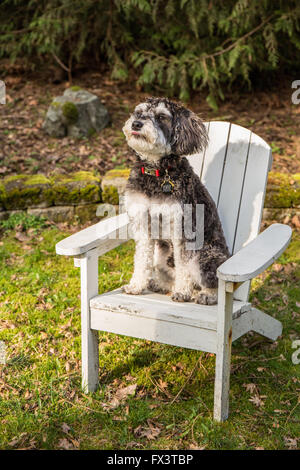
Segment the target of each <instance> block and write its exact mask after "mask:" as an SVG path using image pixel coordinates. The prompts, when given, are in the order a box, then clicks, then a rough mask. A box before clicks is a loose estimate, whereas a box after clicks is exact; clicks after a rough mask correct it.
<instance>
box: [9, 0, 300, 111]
mask: <svg viewBox="0 0 300 470" xmlns="http://www.w3.org/2000/svg"><path fill="white" fill-rule="evenodd" d="M0 29H1V31H2V35H1V37H0V57H1V56H2V57H9V58H11V59H14V58H16V57H18V56H22V57H27V58H28V59H30V60H32V58H33V59H34V60H35V62H36V61H37V60H38V59H41V60H43V59H44V58H45V56H49V57H51V58H52V59H53V60H55V61H56V62H58V63H60V64H61V65H63V66H64V68H65V69H66V70H69V73H71V70H72V67H73V65H74V64H76V63H83V62H86V63H87V62H88V61H89V60H92V61H93V62H94V63H96V64H99V63H100V62H106V63H107V64H108V65H109V67H110V69H111V75H112V77H113V78H115V79H118V80H126V79H127V78H128V72H129V69H130V68H131V67H132V66H133V67H134V68H135V69H136V71H137V72H138V74H139V79H138V81H139V83H140V84H141V85H143V86H147V85H151V86H153V85H155V84H158V85H159V86H160V87H162V88H163V89H164V91H165V92H166V93H168V94H171V95H179V97H180V98H181V99H183V100H186V99H188V97H189V94H190V91H191V90H192V89H199V88H202V87H207V89H208V90H209V95H208V102H209V104H210V105H211V106H212V107H214V106H216V100H217V99H218V98H222V97H223V91H222V88H223V89H224V88H226V87H228V86H230V85H232V84H233V83H239V84H248V86H250V85H251V82H252V80H253V77H254V75H255V74H256V73H257V72H264V71H266V72H272V71H274V70H277V71H278V70H285V71H286V70H299V65H300V54H299V49H300V35H299V33H300V4H299V2H298V1H297V0H227V1H226V2H222V1H220V0H216V1H212V0H98V1H96V2H95V1H94V0H84V1H83V0H30V1H25V0H4V1H2V3H1V5H0ZM223 85H225V87H224V86H223Z"/></svg>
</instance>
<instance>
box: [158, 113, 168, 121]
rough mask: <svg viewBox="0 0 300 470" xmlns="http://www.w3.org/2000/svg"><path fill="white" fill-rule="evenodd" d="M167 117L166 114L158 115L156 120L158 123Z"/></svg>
mask: <svg viewBox="0 0 300 470" xmlns="http://www.w3.org/2000/svg"><path fill="white" fill-rule="evenodd" d="M165 117H166V116H165V115H164V114H158V115H157V116H156V119H157V120H158V121H162V120H163V119H165Z"/></svg>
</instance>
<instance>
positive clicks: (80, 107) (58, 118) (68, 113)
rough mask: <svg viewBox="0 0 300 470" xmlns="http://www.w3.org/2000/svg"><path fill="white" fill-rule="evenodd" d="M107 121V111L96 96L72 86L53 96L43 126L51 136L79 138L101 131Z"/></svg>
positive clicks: (108, 117)
mask: <svg viewBox="0 0 300 470" xmlns="http://www.w3.org/2000/svg"><path fill="white" fill-rule="evenodd" d="M109 122H110V116H109V113H108V111H107V109H106V108H105V107H104V106H103V104H102V103H101V101H100V99H99V98H98V96H96V95H94V94H93V93H89V92H88V91H86V90H83V89H82V88H80V87H78V86H73V87H71V88H68V89H67V90H65V92H64V94H63V95H62V96H56V97H55V98H54V100H53V101H52V103H51V105H50V106H49V108H48V111H47V114H46V117H45V121H44V123H43V128H44V130H45V132H46V133H47V134H49V135H51V136H52V137H64V136H66V135H68V136H70V137H75V138H81V137H83V136H86V137H90V136H91V135H93V134H94V133H95V132H99V131H101V130H102V129H103V128H104V127H106V126H107V124H108V123H109Z"/></svg>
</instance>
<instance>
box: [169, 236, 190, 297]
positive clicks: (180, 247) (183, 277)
mask: <svg viewBox="0 0 300 470" xmlns="http://www.w3.org/2000/svg"><path fill="white" fill-rule="evenodd" d="M173 247H174V263H175V282H174V287H173V292H172V300H175V301H176V302H188V301H190V300H191V297H192V293H193V281H192V277H191V272H190V271H191V260H189V259H187V257H186V256H185V251H184V242H183V241H182V239H174V240H173Z"/></svg>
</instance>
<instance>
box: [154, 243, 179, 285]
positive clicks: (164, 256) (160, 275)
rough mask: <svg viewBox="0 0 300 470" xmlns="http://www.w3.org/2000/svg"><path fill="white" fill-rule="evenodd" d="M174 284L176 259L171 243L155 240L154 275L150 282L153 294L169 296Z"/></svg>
mask: <svg viewBox="0 0 300 470" xmlns="http://www.w3.org/2000/svg"><path fill="white" fill-rule="evenodd" d="M173 282H174V258H173V253H172V246H171V243H170V242H166V241H161V240H155V242H154V256H153V273H152V277H151V279H150V280H149V282H148V288H149V289H150V290H151V291H152V292H159V293H161V294H167V293H168V292H170V291H171V290H172V286H173Z"/></svg>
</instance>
